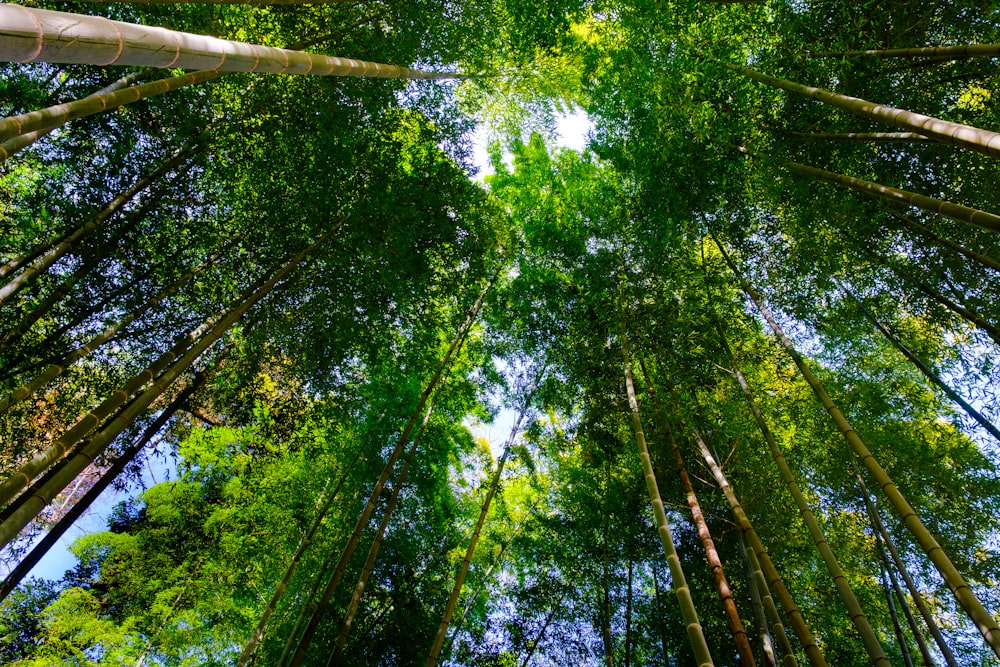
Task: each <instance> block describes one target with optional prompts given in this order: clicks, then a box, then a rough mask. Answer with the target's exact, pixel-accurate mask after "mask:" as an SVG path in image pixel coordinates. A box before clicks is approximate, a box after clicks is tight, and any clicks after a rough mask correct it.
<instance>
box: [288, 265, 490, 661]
mask: <svg viewBox="0 0 1000 667" xmlns="http://www.w3.org/2000/svg"><path fill="white" fill-rule="evenodd" d="M498 276H499V271H498V272H497V273H496V274H494V276H493V278H492V279H491V280H490V282H489V283H488V284H487V285H486V288H485V289H484V290H483V291H482V292H481V293H480V294H479V298H478V299H476V302H475V304H473V306H472V308H471V309H470V310H469V312H468V314H467V316H466V318H465V322H463V323H462V326H461V327H459V330H458V332H457V333H456V335H455V338H454V339H452V341H451V345H450V347H449V348H448V351H447V352H445V355H444V357H443V358H442V359H441V361H440V362H439V363H438V365H437V368H436V369H435V370H434V374H433V375H432V376H431V378H430V380H429V381H428V382H427V386H426V387H425V388H424V391H423V393H422V394H421V395H420V399H419V400H418V401H417V406H416V408H415V409H414V411H413V413H412V414H411V415H410V419H409V421H408V422H407V423H406V426H405V427H404V428H403V432H402V433H401V434H400V436H399V439H398V440H397V441H396V447H395V449H394V450H393V451H392V453H391V454H390V455H389V460H388V461H387V462H386V464H385V467H384V468H383V469H382V473H381V475H380V476H379V478H378V480H377V481H376V482H375V487H374V488H373V489H372V492H371V496H370V497H369V498H368V502H367V504H366V505H365V507H364V509H363V510H362V511H361V515H360V516H359V517H358V520H357V522H356V523H355V525H354V531H353V532H352V533H351V537H350V539H349V540H348V542H347V545H346V546H345V547H344V551H343V552H342V553H341V555H340V560H339V561H338V562H337V566H336V567H335V568H334V571H333V575H332V576H331V577H330V581H329V582H328V583H327V585H326V588H324V589H323V595H322V596H321V597H320V602H319V605H318V606H317V607H316V611H315V613H314V614H313V616H312V618H311V619H310V620H309V624H308V625H307V626H306V629H305V631H304V632H303V633H302V639H301V640H299V645H298V646H297V647H296V649H295V653H294V654H293V655H292V659H291V661H290V663H289V664H290V665H291V667H300V666H301V665H302V661H303V660H305V654H306V649H307V648H308V647H309V643H310V642H311V641H312V638H313V635H315V634H316V630H317V629H318V627H319V623H320V620H322V618H323V611H324V607H325V606H326V605H327V604H328V603H329V602H330V599H331V598H332V597H333V594H334V592H335V591H336V590H337V586H339V585H340V580H341V579H342V578H343V576H344V570H346V569H347V563H348V561H349V560H350V558H351V556H352V555H353V554H354V550H355V549H356V548H357V546H358V542H359V541H360V539H361V533H362V532H363V531H364V528H365V525H366V524H367V523H368V519H369V518H370V517H371V514H372V512H373V511H374V509H375V503H377V502H378V499H379V496H381V495H382V489H383V488H384V487H385V484H386V482H387V481H388V479H389V475H390V474H391V473H392V469H393V467H394V466H395V464H396V461H397V460H398V459H399V456H400V454H402V453H403V448H404V447H405V446H406V443H407V442H409V440H410V433H411V432H412V431H413V427H414V425H415V424H416V422H417V420H418V419H420V415H421V413H423V411H424V406H425V405H426V404H427V401H428V399H429V398H430V395H431V394H432V393H433V392H434V390H435V388H436V387H437V385H438V381H439V380H440V379H441V376H442V374H443V373H444V370H445V368H446V367H447V366H448V365H449V363H450V361H451V357H452V355H453V354H455V352H456V350H457V348H458V346H459V345H460V344H461V343H462V341H463V340H464V339H465V336H466V334H467V333H468V332H469V329H470V328H471V327H472V324H473V323H474V322H475V321H476V318H478V316H479V310H480V309H481V308H482V305H483V301H484V300H485V299H486V294H487V293H488V292H489V290H490V289H491V288H492V287H493V284H494V283H495V282H496V280H497V277H498Z"/></svg>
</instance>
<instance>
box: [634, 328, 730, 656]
mask: <svg viewBox="0 0 1000 667" xmlns="http://www.w3.org/2000/svg"><path fill="white" fill-rule="evenodd" d="M622 317H623V319H624V315H623V316H622ZM624 324H625V323H624V321H623V322H622V340H621V345H622V356H623V358H624V362H625V392H626V395H627V396H628V404H629V408H630V410H629V414H630V416H631V419H632V434H633V436H634V437H635V444H636V447H637V448H638V449H639V458H640V460H641V461H642V472H643V476H644V477H645V479H646V490H647V491H648V492H649V501H650V503H651V504H652V506H653V515H654V516H655V518H656V532H657V533H658V534H659V535H660V541H661V542H662V544H663V552H664V554H666V557H667V565H668V566H669V567H670V576H671V579H672V581H673V586H674V594H675V595H676V596H677V601H678V602H679V603H680V607H681V616H682V617H683V619H684V625H685V626H686V627H687V634H688V640H689V641H690V642H691V649H692V650H693V651H694V657H695V663H696V664H697V665H698V666H699V667H705V666H711V665H714V663H713V662H712V654H711V653H710V652H709V650H708V643H707V642H706V641H705V635H704V633H703V631H702V628H701V622H700V621H699V620H698V612H697V610H696V609H695V606H694V600H693V599H692V598H691V590H690V589H689V588H688V585H687V580H686V579H685V578H684V569H683V568H682V567H681V561H680V558H679V557H678V555H677V549H676V547H675V546H674V538H673V536H672V535H671V534H670V526H669V525H668V524H667V514H666V512H664V510H663V501H662V500H661V499H660V490H659V488H658V487H657V484H656V476H655V475H654V474H653V463H652V460H651V459H650V458H649V449H648V448H647V447H646V435H645V433H644V432H643V430H642V419H641V418H640V417H639V403H638V401H636V398H635V386H634V384H635V383H634V381H633V379H632V364H631V362H630V361H629V354H628V342H627V341H626V339H625V331H624V329H625V326H624Z"/></svg>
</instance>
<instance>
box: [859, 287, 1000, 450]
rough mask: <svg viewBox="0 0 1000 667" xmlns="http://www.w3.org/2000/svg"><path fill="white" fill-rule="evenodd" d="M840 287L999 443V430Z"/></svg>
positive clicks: (905, 353) (907, 355)
mask: <svg viewBox="0 0 1000 667" xmlns="http://www.w3.org/2000/svg"><path fill="white" fill-rule="evenodd" d="M841 287H842V288H843V289H844V292H846V293H847V295H848V296H849V297H851V299H852V300H853V301H854V303H856V304H857V305H858V308H859V309H860V310H861V313H862V314H863V315H864V316H865V319H867V320H868V321H869V322H871V323H872V325H874V327H875V328H876V329H878V330H879V331H880V332H881V333H882V335H883V336H885V339H886V340H888V341H889V343H891V344H892V346H893V347H894V348H896V350H897V351H898V352H899V353H900V354H902V355H903V356H904V357H906V359H907V360H909V362H910V363H912V364H913V365H914V366H916V368H917V370H919V371H920V372H921V373H923V375H924V377H926V378H927V379H928V380H930V381H931V382H932V383H933V384H934V385H935V386H936V387H937V388H938V389H940V390H941V391H943V392H944V393H945V395H946V396H947V397H948V398H950V399H951V400H952V401H954V402H955V403H958V405H959V406H961V408H962V409H963V410H965V412H966V414H968V415H969V416H970V417H972V418H973V419H975V420H976V422H978V423H979V425H980V426H982V427H983V428H984V429H986V431H987V432H988V433H989V434H990V435H992V436H993V437H994V438H996V439H997V441H998V442H1000V430H998V429H997V427H996V426H994V425H993V423H992V422H991V421H990V420H988V419H987V418H986V417H984V416H983V415H982V414H981V413H980V412H979V411H978V410H976V409H975V408H974V407H972V406H971V405H969V403H968V401H966V400H965V399H964V398H962V397H961V396H959V395H958V392H956V391H955V390H954V389H952V388H951V387H949V386H948V384H947V383H946V382H945V381H944V380H942V379H941V378H940V377H938V375H937V373H935V372H934V371H932V370H931V369H930V368H929V367H928V366H927V364H925V363H924V362H922V361H921V360H920V359H918V358H917V357H916V355H914V354H913V352H911V351H910V349H909V348H908V347H906V346H905V345H903V343H902V342H901V341H900V340H899V339H898V338H896V337H895V336H894V335H893V334H892V332H890V331H889V330H888V329H887V328H886V327H885V325H883V324H882V323H881V322H879V321H878V319H876V318H875V314H874V313H873V312H872V311H871V310H869V309H868V307H867V306H865V304H863V303H862V302H861V300H860V299H858V297H856V296H854V294H853V293H852V292H851V291H850V290H849V289H847V288H846V287H843V285H841Z"/></svg>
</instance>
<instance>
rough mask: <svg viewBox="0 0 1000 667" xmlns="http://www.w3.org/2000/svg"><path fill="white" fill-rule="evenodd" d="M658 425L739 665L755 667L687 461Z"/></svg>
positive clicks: (651, 388) (664, 428) (665, 428)
mask: <svg viewBox="0 0 1000 667" xmlns="http://www.w3.org/2000/svg"><path fill="white" fill-rule="evenodd" d="M639 366H640V368H641V369H642V375H643V379H644V380H645V381H646V387H647V391H649V395H650V397H651V398H652V399H653V406H654V409H655V410H656V412H657V413H659V414H660V415H662V414H663V411H662V409H661V407H660V402H659V399H658V398H657V395H656V388H655V387H654V386H653V382H652V380H650V377H649V372H648V371H647V370H646V363H645V362H644V361H642V360H640V361H639ZM659 426H660V431H661V433H663V434H664V435H666V436H667V440H668V441H669V442H670V449H671V451H672V452H673V455H674V463H675V464H676V465H677V472H678V475H679V476H680V479H681V485H682V486H683V487H684V493H685V494H686V495H687V501H688V507H689V508H690V510H691V518H692V519H693V520H694V524H695V527H696V528H697V530H698V537H699V538H700V539H701V541H702V545H703V546H704V548H705V557H706V559H707V560H708V564H709V566H710V567H711V569H712V577H713V578H714V579H715V584H716V586H717V587H718V589H719V597H721V598H722V606H723V609H724V610H725V612H726V622H727V623H728V625H729V632H730V634H731V635H732V636H733V643H734V644H736V652H737V653H738V654H739V657H740V665H742V666H743V667H754V666H755V665H756V660H754V657H753V649H752V648H751V647H750V640H749V638H747V633H746V628H744V626H743V620H742V619H741V618H740V614H739V611H738V610H737V608H736V601H735V600H734V599H733V592H732V589H731V587H730V586H729V580H728V579H727V578H726V571H725V569H724V568H723V567H722V559H721V558H719V552H718V550H717V549H716V547H715V540H713V539H712V533H711V532H710V531H709V528H708V522H707V521H705V515H704V513H703V512H702V510H701V503H700V502H699V501H698V496H697V494H696V493H695V490H694V485H693V484H691V477H690V476H689V475H688V471H687V467H686V466H685V464H684V458H683V457H682V456H681V449H680V447H678V446H677V440H676V438H674V433H673V431H672V430H671V429H670V426H669V425H668V424H667V423H666V421H663V422H662V423H661V424H659Z"/></svg>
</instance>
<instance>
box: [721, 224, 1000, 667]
mask: <svg viewBox="0 0 1000 667" xmlns="http://www.w3.org/2000/svg"><path fill="white" fill-rule="evenodd" d="M713 240H715V243H716V245H717V246H718V247H719V250H720V252H721V253H722V255H723V257H724V258H725V260H726V263H727V264H729V268H730V270H732V272H733V274H734V275H735V276H736V277H737V278H738V280H739V281H740V285H741V286H742V287H743V291H744V292H745V293H746V295H747V296H748V297H749V298H750V300H751V301H753V302H754V303H755V304H756V306H757V308H758V310H760V312H761V313H762V314H763V316H764V319H765V320H767V323H768V324H769V325H770V327H771V329H772V330H773V331H774V334H775V336H776V337H777V338H778V340H779V341H780V343H781V345H782V346H783V347H784V348H785V351H786V352H787V353H788V356H790V357H791V358H792V361H793V362H795V365H796V366H797V367H798V369H799V372H800V373H801V374H802V377H803V378H804V379H805V380H806V382H807V383H808V384H809V386H810V388H812V390H813V393H814V394H815V395H816V398H817V399H818V400H819V402H820V403H821V404H822V405H823V407H824V408H825V409H826V411H827V412H828V413H829V414H830V418H831V419H832V420H833V422H834V423H835V424H836V425H837V428H838V429H839V430H840V432H841V433H842V434H843V435H844V438H845V439H846V440H847V442H848V443H849V444H850V445H851V448H852V449H853V450H854V452H855V454H857V456H858V458H859V459H861V462H862V463H863V464H864V465H865V467H866V468H867V469H868V472H870V473H871V475H872V477H874V478H875V480H876V481H877V482H878V485H879V486H880V487H881V488H882V491H883V493H885V495H886V497H887V498H888V499H889V502H890V503H891V504H892V506H893V509H894V510H895V511H896V513H897V514H898V515H899V517H900V519H901V520H902V522H903V525H905V526H906V528H907V529H908V530H909V531H910V533H911V534H912V535H913V536H914V538H916V541H917V543H918V544H919V545H920V547H921V548H922V549H923V550H924V552H925V553H926V554H927V557H928V558H930V560H931V562H932V563H934V566H935V567H936V568H937V570H938V572H939V573H940V574H941V577H942V579H944V582H945V583H946V584H947V585H948V588H950V589H951V592H952V594H954V596H955V599H956V600H957V601H958V603H959V605H960V606H961V607H962V609H963V610H965V613H966V614H968V616H969V618H971V619H972V621H973V623H975V625H976V628H977V629H978V630H979V632H980V633H981V634H982V636H983V639H985V640H986V643H987V644H988V645H989V646H990V648H992V649H993V651H994V653H996V654H997V655H998V656H1000V626H998V625H997V622H996V619H994V618H993V616H992V614H990V613H989V612H988V611H986V608H985V607H984V606H983V603H982V602H981V601H980V600H979V598H978V597H977V596H976V594H975V593H974V592H973V591H972V589H971V588H970V587H969V584H968V583H967V582H966V581H965V577H963V576H962V574H961V573H960V572H959V571H958V568H956V567H955V564H954V563H952V561H951V558H949V557H948V555H947V554H946V553H945V552H944V549H943V548H941V545H940V544H938V541H937V540H936V539H935V538H934V536H933V535H932V534H931V532H930V531H929V530H927V527H926V526H924V523H923V521H921V520H920V517H919V516H917V513H916V511H915V510H914V509H913V507H912V506H911V505H910V503H909V502H908V501H907V500H906V498H904V497H903V494H902V493H901V492H900V491H899V489H898V488H897V487H896V484H895V483H894V482H893V481H892V478H891V477H889V475H888V473H886V471H885V469H884V468H882V466H881V465H880V464H879V462H878V461H877V460H875V456H874V454H872V452H871V450H869V449H868V446H867V445H865V443H864V441H863V440H862V439H861V437H860V436H859V435H858V434H857V432H856V431H855V430H854V427H853V426H852V425H851V424H850V422H848V421H847V418H846V417H844V415H843V413H842V412H841V411H840V409H839V408H838V407H837V406H836V405H835V404H834V402H833V399H831V398H830V396H829V394H827V393H826V389H824V388H823V385H822V383H820V381H819V379H818V378H817V377H816V376H815V375H814V374H813V372H812V370H811V369H810V368H809V366H808V364H806V362H805V359H803V358H802V356H801V355H800V354H799V353H798V351H797V350H796V349H795V347H794V346H793V345H792V342H791V341H790V340H789V339H788V337H787V336H786V335H785V333H784V331H783V330H782V328H781V326H780V325H779V324H778V322H777V320H775V319H774V317H773V316H772V315H771V311H769V310H768V309H767V308H765V307H764V304H763V301H762V300H761V298H760V295H759V294H758V293H757V291H756V290H754V289H753V288H752V287H751V286H750V284H749V283H748V282H747V281H746V279H745V278H744V277H743V276H742V274H740V273H739V272H738V271H737V269H736V265H735V264H734V263H733V260H732V259H731V258H730V257H729V254H728V253H727V252H726V250H725V248H723V246H722V244H721V243H719V241H718V239H715V238H714V237H713Z"/></svg>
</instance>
